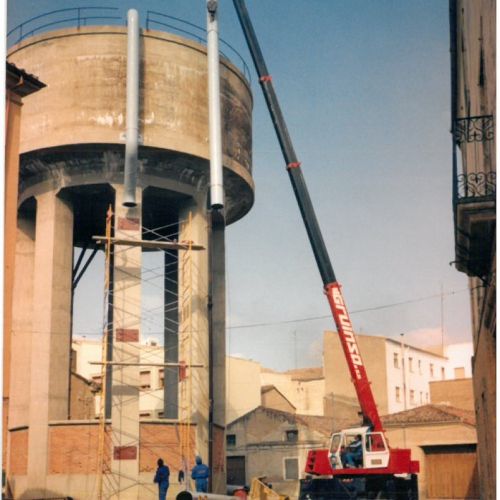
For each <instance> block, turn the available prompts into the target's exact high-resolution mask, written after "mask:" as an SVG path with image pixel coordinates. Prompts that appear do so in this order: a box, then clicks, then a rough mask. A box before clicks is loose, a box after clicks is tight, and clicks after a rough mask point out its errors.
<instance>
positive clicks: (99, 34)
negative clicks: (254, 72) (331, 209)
mask: <svg viewBox="0 0 500 500" xmlns="http://www.w3.org/2000/svg"><path fill="white" fill-rule="evenodd" d="M141 51H142V53H141V89H140V134H141V136H142V137H143V146H142V147H140V151H139V157H140V159H141V161H142V166H141V175H139V184H138V185H139V186H142V187H143V188H144V187H146V186H147V185H157V186H158V185H160V184H159V183H158V180H157V179H158V178H159V179H164V180H165V179H170V180H174V181H175V182H180V183H182V184H184V185H185V186H187V187H188V188H189V189H190V190H191V191H194V192H200V191H205V190H206V188H207V182H208V176H209V170H208V161H207V160H208V159H209V147H208V102H207V99H208V98H207V58H206V49H205V47H204V46H202V45H200V44H197V43H195V42H191V41H189V40H186V39H184V38H181V37H178V36H175V35H171V34H166V33H161V32H156V31H144V32H143V33H142V36H141ZM8 58H9V61H12V62H13V63H14V64H16V65H18V66H20V67H29V68H30V70H31V71H32V72H33V73H34V74H36V75H37V76H39V77H40V78H41V79H43V81H44V82H46V83H47V87H46V88H44V89H43V90H42V91H40V92H39V93H37V94H35V95H33V96H32V97H31V98H30V102H29V103H26V106H25V108H24V109H23V114H24V117H25V119H24V120H23V124H22V130H21V135H22V140H21V146H20V149H21V152H22V153H25V155H24V156H23V158H22V165H21V187H22V191H23V190H24V189H27V188H28V187H31V188H32V189H34V186H38V188H39V190H40V189H54V185H56V186H57V187H61V186H62V185H64V186H68V185H72V184H79V183H82V181H83V182H86V183H91V182H94V179H93V177H94V178H95V177H96V176H97V178H98V179H99V178H100V179H103V177H104V178H105V179H107V180H109V181H111V182H118V181H119V178H120V177H118V178H117V179H114V178H112V177H113V176H114V174H117V175H120V176H122V175H123V174H122V172H123V161H122V160H123V158H122V157H123V144H124V136H123V134H124V132H125V114H126V113H125V94H126V88H125V74H126V29H125V28H120V27H105V26H101V27H88V28H80V29H79V30H76V29H65V30H60V31H56V32H50V33H45V34H42V35H39V36H36V37H31V38H29V39H28V40H26V41H23V42H21V43H20V44H18V45H17V46H15V47H13V48H12V49H11V50H10V52H9V55H8ZM221 104H222V110H221V112H222V127H223V164H224V175H225V180H224V183H225V191H226V197H227V200H226V203H227V213H226V217H227V219H228V222H232V221H234V220H236V219H239V218H240V217H242V216H243V215H244V214H245V213H246V212H248V210H250V208H251V206H252V204H253V181H252V177H251V162H252V158H251V147H252V130H251V113H252V97H251V93H250V88H249V86H248V82H247V81H246V80H245V79H244V77H243V76H242V75H241V73H240V72H239V71H238V70H237V69H236V67H234V66H233V65H232V64H231V63H229V62H228V61H227V60H223V61H222V62H221ZM103 144H106V145H107V146H106V148H104V149H105V151H106V152H107V153H109V151H110V150H111V152H113V151H114V154H115V158H114V159H115V160H116V161H113V158H110V157H109V154H105V153H104V152H103V148H102V147H99V146H97V145H101V146H102V145H103ZM94 145H95V149H94V147H93V146H94ZM112 145H114V146H115V147H114V148H113V147H111V148H109V146H112ZM62 146H65V147H67V148H69V151H67V152H66V154H65V152H63V151H61V150H60V149H58V150H57V151H55V150H54V149H53V148H61V147H62ZM41 150H44V151H41ZM92 151H94V156H96V154H95V152H96V151H97V156H98V161H97V162H96V161H95V158H93V157H92V155H90V157H89V154H90V153H91V152H92ZM68 152H69V153H70V158H71V161H67V160H69V158H68V155H67V153H68ZM26 153H29V154H26ZM103 173H104V174H105V175H103ZM118 173H119V174H118ZM110 176H111V178H110ZM47 181H50V182H48V184H46V185H45V184H43V183H44V182H47ZM163 187H168V186H163ZM35 191H36V190H35ZM30 194H34V193H30ZM22 195H23V193H21V196H22Z"/></svg>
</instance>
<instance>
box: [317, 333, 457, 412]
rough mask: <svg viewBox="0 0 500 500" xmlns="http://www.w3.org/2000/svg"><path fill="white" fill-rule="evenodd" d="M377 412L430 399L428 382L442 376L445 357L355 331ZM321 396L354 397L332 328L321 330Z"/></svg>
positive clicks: (443, 375)
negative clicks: (322, 375) (322, 388)
mask: <svg viewBox="0 0 500 500" xmlns="http://www.w3.org/2000/svg"><path fill="white" fill-rule="evenodd" d="M357 340H358V345H359V349H360V351H361V355H362V357H363V362H364V364H365V366H366V371H367V374H368V378H369V380H370V381H371V384H372V390H373V393H374V395H375V400H376V402H377V406H378V408H379V413H380V414H381V415H384V414H389V413H396V412H400V411H404V410H408V409H410V408H416V407H417V406H422V405H425V404H428V403H429V402H430V393H429V383H430V382H433V381H436V380H445V379H446V372H447V366H448V363H449V360H448V358H446V357H444V356H441V355H439V354H435V353H433V352H430V351H426V350H424V349H419V348H416V347H413V346H410V345H407V344H405V343H404V342H403V341H401V342H398V341H395V340H393V339H389V338H385V337H376V336H368V335H357ZM323 356H324V372H325V397H328V396H329V395H334V396H337V397H338V396H342V397H347V398H351V399H355V398H356V393H355V390H354V386H353V384H352V382H351V380H350V375H349V369H348V366H347V362H346V360H345V356H344V353H343V350H342V347H341V344H340V340H339V337H338V335H337V333H336V332H331V331H326V332H325V334H324V350H323ZM333 411H334V409H333Z"/></svg>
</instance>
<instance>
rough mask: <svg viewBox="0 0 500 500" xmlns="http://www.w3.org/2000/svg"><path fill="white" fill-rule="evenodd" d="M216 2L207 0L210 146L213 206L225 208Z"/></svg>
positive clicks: (211, 200)
mask: <svg viewBox="0 0 500 500" xmlns="http://www.w3.org/2000/svg"><path fill="white" fill-rule="evenodd" d="M217 8H218V2H217V0H207V58H208V120H209V137H210V138H209V143H210V205H211V207H212V208H222V207H223V206H224V185H223V178H222V137H221V112H220V71H219V26H218V21H217Z"/></svg>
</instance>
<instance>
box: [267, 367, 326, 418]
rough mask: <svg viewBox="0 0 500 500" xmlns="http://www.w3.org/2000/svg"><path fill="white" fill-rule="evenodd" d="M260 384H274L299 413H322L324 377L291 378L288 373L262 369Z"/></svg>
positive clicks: (321, 414)
mask: <svg viewBox="0 0 500 500" xmlns="http://www.w3.org/2000/svg"><path fill="white" fill-rule="evenodd" d="M260 383H261V385H262V386H265V385H274V386H275V387H276V388H277V389H278V390H279V391H280V392H281V393H282V394H283V396H285V397H286V398H287V399H288V400H289V401H290V403H292V404H293V406H295V408H296V413H299V414H301V415H320V416H323V415H324V407H323V398H324V397H325V379H324V378H323V379H316V380H293V379H292V375H290V374H289V373H280V372H274V371H270V370H262V371H261V373H260Z"/></svg>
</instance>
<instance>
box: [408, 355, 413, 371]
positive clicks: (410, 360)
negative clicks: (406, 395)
mask: <svg viewBox="0 0 500 500" xmlns="http://www.w3.org/2000/svg"><path fill="white" fill-rule="evenodd" d="M408 370H410V371H411V372H412V371H413V358H408Z"/></svg>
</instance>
